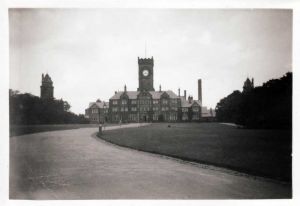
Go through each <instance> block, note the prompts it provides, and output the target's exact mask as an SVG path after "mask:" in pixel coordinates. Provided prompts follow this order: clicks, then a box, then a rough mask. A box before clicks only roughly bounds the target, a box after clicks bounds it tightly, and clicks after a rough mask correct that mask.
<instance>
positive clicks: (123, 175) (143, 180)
mask: <svg viewBox="0 0 300 206" xmlns="http://www.w3.org/2000/svg"><path fill="white" fill-rule="evenodd" d="M135 126H137V125H135ZM117 127H118V126H117ZM106 129H108V128H106ZM110 129H112V128H110ZM95 132H97V128H82V129H75V130H64V131H51V132H43V133H36V134H30V135H23V136H18V137H12V138H10V163H11V164H10V171H11V172H10V198H12V199H145V198H146V199H228V198H247V199H248V198H282V197H288V196H290V193H291V191H290V186H289V185H285V184H280V183H274V182H269V181H262V180H255V179H252V178H247V177H243V176H236V175H232V174H228V173H226V172H220V171H213V170H209V169H203V168H199V167H197V166H195V165H192V164H187V163H182V162H179V161H176V160H172V159H168V158H161V157H159V156H156V155H152V154H148V153H144V152H139V151H135V150H131V149H126V148H122V147H118V146H114V145H112V144H109V143H106V142H104V141H103V140H100V139H98V138H96V137H93V136H92V134H94V133H95Z"/></svg>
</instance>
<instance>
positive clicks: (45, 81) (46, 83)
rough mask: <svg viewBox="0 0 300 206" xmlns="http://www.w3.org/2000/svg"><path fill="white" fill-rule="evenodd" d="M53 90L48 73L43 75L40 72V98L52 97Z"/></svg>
mask: <svg viewBox="0 0 300 206" xmlns="http://www.w3.org/2000/svg"><path fill="white" fill-rule="evenodd" d="M53 91H54V87H53V82H52V80H51V77H50V76H49V75H48V73H47V74H46V75H45V76H44V74H42V85H41V98H42V99H54V95H53Z"/></svg>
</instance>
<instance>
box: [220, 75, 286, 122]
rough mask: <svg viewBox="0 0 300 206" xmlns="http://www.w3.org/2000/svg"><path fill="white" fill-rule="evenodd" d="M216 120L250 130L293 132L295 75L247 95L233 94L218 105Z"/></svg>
mask: <svg viewBox="0 0 300 206" xmlns="http://www.w3.org/2000/svg"><path fill="white" fill-rule="evenodd" d="M216 118H217V120H218V121H222V122H233V123H236V124H239V125H243V126H245V127H248V128H291V127H292V73H291V72H288V73H286V74H285V75H284V76H283V77H281V78H279V79H272V80H269V81H267V82H266V83H264V84H263V85H262V86H258V87H255V88H253V89H252V90H250V91H247V92H245V91H244V92H240V91H234V92H232V93H231V94H230V95H228V96H227V97H225V98H223V99H221V100H220V101H219V103H218V104H217V106H216Z"/></svg>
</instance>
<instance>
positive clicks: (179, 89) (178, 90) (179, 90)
mask: <svg viewBox="0 0 300 206" xmlns="http://www.w3.org/2000/svg"><path fill="white" fill-rule="evenodd" d="M178 97H180V88H178Z"/></svg>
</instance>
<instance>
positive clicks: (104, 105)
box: [85, 99, 109, 124]
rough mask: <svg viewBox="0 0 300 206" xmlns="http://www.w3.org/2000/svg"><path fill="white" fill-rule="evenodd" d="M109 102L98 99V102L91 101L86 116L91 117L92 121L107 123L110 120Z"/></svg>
mask: <svg viewBox="0 0 300 206" xmlns="http://www.w3.org/2000/svg"><path fill="white" fill-rule="evenodd" d="M108 108H109V104H108V102H104V101H101V100H100V99H98V100H97V101H96V102H91V103H90V104H89V107H88V108H87V109H86V110H85V118H87V119H89V121H90V123H92V124H96V123H105V122H108V121H109V114H108V112H109V111H108Z"/></svg>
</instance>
